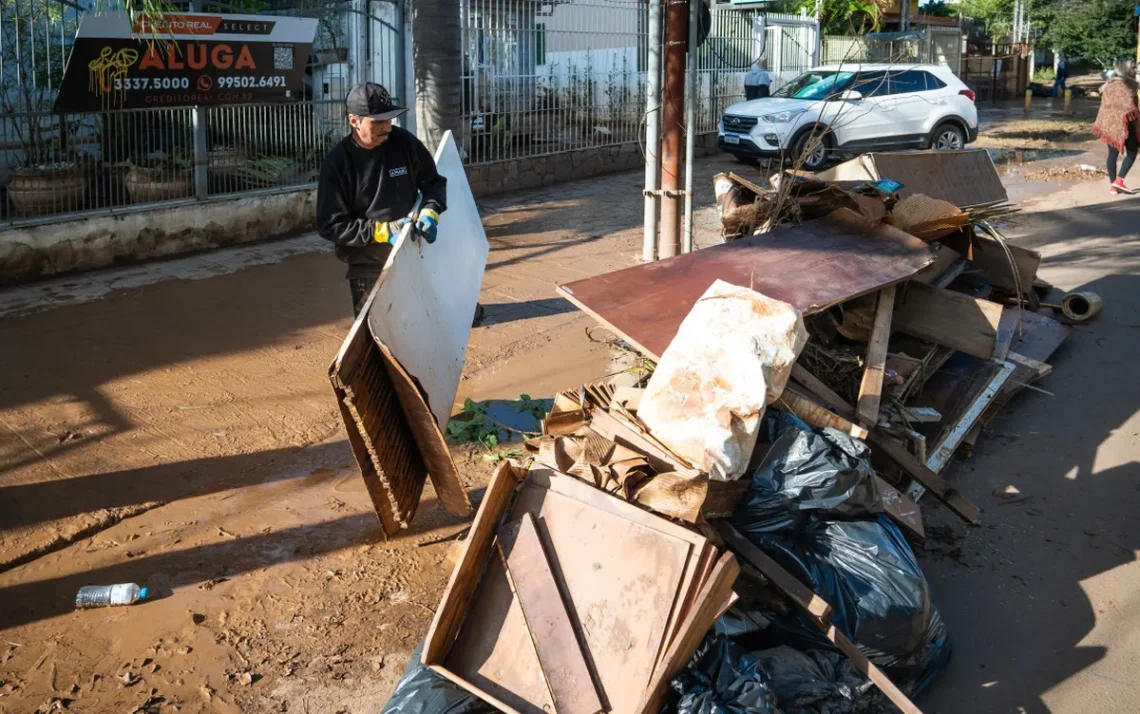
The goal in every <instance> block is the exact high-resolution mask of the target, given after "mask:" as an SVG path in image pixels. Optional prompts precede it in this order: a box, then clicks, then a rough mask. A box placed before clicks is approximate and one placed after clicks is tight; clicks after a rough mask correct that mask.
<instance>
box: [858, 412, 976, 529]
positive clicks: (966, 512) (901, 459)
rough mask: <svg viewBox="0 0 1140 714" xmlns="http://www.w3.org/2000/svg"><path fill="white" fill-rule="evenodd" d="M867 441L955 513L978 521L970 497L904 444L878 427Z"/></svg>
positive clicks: (966, 518) (965, 518)
mask: <svg viewBox="0 0 1140 714" xmlns="http://www.w3.org/2000/svg"><path fill="white" fill-rule="evenodd" d="M869 441H870V443H871V445H872V446H873V447H874V448H876V449H879V450H880V451H882V452H883V453H884V454H886V455H887V456H889V457H890V458H891V459H892V460H893V461H894V462H895V463H897V464H898V465H899V466H901V467H903V469H904V470H905V471H906V472H907V473H908V474H910V477H911V478H913V479H914V480H915V481H917V482H918V483H920V484H922V486H924V487H925V488H927V489H929V490H930V491H931V492H932V493H934V495H935V496H937V497H938V498H939V499H940V500H941V501H942V502H943V503H945V504H946V505H947V506H949V507H950V510H952V511H954V512H955V513H957V514H958V515H959V516H960V517H961V518H962V519H964V520H966V521H968V522H970V523H977V522H978V514H979V513H980V512H981V509H979V508H978V507H977V506H976V505H975V504H974V503H973V502H972V501H971V500H970V499H968V498H966V497H965V496H963V495H962V494H961V493H959V492H958V491H956V490H955V489H954V488H952V487H951V486H950V484H948V483H946V481H944V480H943V479H942V477H941V476H939V475H938V474H936V473H934V472H933V471H931V470H930V469H929V468H927V466H926V464H924V463H922V462H921V461H919V460H918V459H917V458H915V457H914V456H913V455H912V454H911V453H910V452H909V451H907V450H906V447H905V446H903V445H902V444H900V443H898V442H897V441H895V440H894V439H892V438H891V437H889V436H887V435H885V434H883V433H882V432H881V431H879V430H878V429H873V430H872V431H871V435H870V437H869Z"/></svg>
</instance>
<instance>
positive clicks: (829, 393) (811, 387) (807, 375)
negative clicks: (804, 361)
mask: <svg viewBox="0 0 1140 714" xmlns="http://www.w3.org/2000/svg"><path fill="white" fill-rule="evenodd" d="M792 379H794V380H796V381H797V382H799V383H800V384H801V385H803V387H804V388H806V389H807V390H808V391H809V392H811V393H812V394H814V395H815V396H817V397H819V398H820V399H821V400H823V403H824V405H826V406H828V407H831V408H832V409H834V410H835V412H836V413H837V414H839V416H841V417H843V418H844V419H847V420H848V421H855V420H856V418H857V415H856V414H855V407H853V406H851V405H850V404H848V403H847V401H846V400H845V399H844V398H843V397H841V396H839V395H838V394H836V393H835V392H834V391H833V390H832V389H831V387H829V386H827V385H826V384H824V383H823V382H821V381H820V380H819V378H818V377H816V376H815V375H814V374H812V373H811V372H809V371H807V369H805V368H804V367H801V366H800V365H799V363H798V362H797V363H796V364H794V365H792Z"/></svg>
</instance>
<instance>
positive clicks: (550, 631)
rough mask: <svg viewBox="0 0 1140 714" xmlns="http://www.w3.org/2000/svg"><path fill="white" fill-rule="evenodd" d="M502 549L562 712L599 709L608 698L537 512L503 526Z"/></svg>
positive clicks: (581, 713)
mask: <svg viewBox="0 0 1140 714" xmlns="http://www.w3.org/2000/svg"><path fill="white" fill-rule="evenodd" d="M499 552H500V554H501V555H502V558H503V562H504V563H505V565H506V568H507V577H508V579H509V580H510V583H511V587H512V589H513V590H514V592H515V596H516V597H517V598H518V601H519V605H520V606H521V607H522V611H523V618H524V619H525V620H526V626H527V629H528V630H530V636H531V641H532V642H534V649H535V652H536V653H537V655H538V663H539V665H540V666H541V667H542V674H543V677H544V679H545V680H546V686H547V687H548V688H549V689H550V696H551V698H552V699H553V700H554V709H555V712H556V714H597V713H598V712H600V711H602V709H603V707H602V702H601V699H600V698H599V697H598V690H597V687H596V685H595V684H594V679H593V676H592V675H591V673H590V668H589V666H588V665H587V664H586V658H585V655H584V654H583V652H582V643H581V641H580V640H579V639H578V634H577V632H576V631H575V628H574V625H573V623H572V622H571V619H570V613H569V612H567V610H566V604H565V603H564V602H563V600H562V593H561V590H560V589H559V587H558V581H557V580H556V579H555V575H554V573H553V572H552V571H551V568H550V562H549V561H548V560H547V557H546V554H545V553H544V552H543V546H542V541H541V540H539V536H538V530H537V529H536V528H535V526H534V517H533V516H532V515H531V514H529V513H524V514H523V516H522V518H521V519H520V520H519V521H517V522H514V523H507V524H504V525H503V526H500V528H499Z"/></svg>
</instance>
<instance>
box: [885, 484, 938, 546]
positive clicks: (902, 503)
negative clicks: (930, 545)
mask: <svg viewBox="0 0 1140 714" xmlns="http://www.w3.org/2000/svg"><path fill="white" fill-rule="evenodd" d="M875 483H876V484H877V485H878V487H879V494H880V495H881V497H882V501H883V510H884V511H886V512H887V515H888V516H890V517H891V519H892V520H894V522H895V523H898V524H899V525H900V526H902V527H903V529H905V530H906V531H907V532H909V533H910V534H911V535H913V536H914V537H915V538H917V539H919V540H925V539H926V529H925V527H924V526H923V523H922V511H921V510H920V509H919V507H918V504H917V503H915V502H914V499H912V498H911V497H910V496H908V495H906V494H905V493H903V492H902V491H900V490H898V489H897V488H895V487H894V486H892V485H890V484H889V483H887V482H886V481H885V480H884V479H883V478H882V477H881V476H879V475H878V474H875Z"/></svg>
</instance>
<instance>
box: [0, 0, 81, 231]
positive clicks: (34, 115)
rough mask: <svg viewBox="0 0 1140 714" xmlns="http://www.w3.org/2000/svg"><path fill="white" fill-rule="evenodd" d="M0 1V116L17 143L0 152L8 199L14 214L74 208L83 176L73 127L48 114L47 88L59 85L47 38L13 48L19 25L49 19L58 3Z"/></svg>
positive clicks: (49, 93) (51, 101) (58, 71)
mask: <svg viewBox="0 0 1140 714" xmlns="http://www.w3.org/2000/svg"><path fill="white" fill-rule="evenodd" d="M0 3H3V7H2V8H0V9H2V10H3V11H4V12H3V14H4V15H5V20H4V22H3V23H0V87H2V88H3V89H0V120H2V121H3V122H4V123H5V124H7V125H8V126H9V127H10V130H11V136H12V138H14V139H15V140H16V145H17V146H18V147H19V148H18V149H17V150H16V151H13V152H11V153H9V154H4V157H5V158H6V159H7V161H6V162H5V163H7V164H8V166H7V169H8V170H7V174H8V186H7V193H8V200H9V202H10V203H11V204H12V208H13V210H14V212H15V213H16V214H17V215H20V216H42V215H46V214H51V213H65V212H68V211H75V210H78V209H80V208H82V207H83V202H84V197H85V194H86V192H87V178H86V176H85V175H84V172H83V170H82V167H81V166H80V164H79V162H78V160H77V159H78V157H77V155H76V153H75V151H74V149H73V147H72V142H71V140H72V139H73V138H74V137H73V132H74V126H69V122H68V119H67V117H66V116H63V115H58V114H52V113H51V112H52V106H53V104H54V102H55V92H54V91H52V90H50V89H48V88H49V87H58V86H59V83H60V80H61V79H62V78H63V66H62V64H61V63H60V62H58V61H55V60H56V57H55V56H54V55H52V54H51V53H52V48H51V46H50V45H49V44H48V43H39V44H38V45H37V44H32V45H30V46H28V43H26V42H25V43H24V45H23V46H22V49H20V51H19V52H17V48H21V44H20V42H19V39H20V38H19V37H17V35H18V34H19V33H20V32H21V30H22V28H24V27H32V26H36V27H40V26H43V25H44V24H45V23H47V22H50V21H51V20H52V19H53V17H52V9H53V8H55V10H56V12H58V6H54V5H49V4H48V3H46V2H45V0H28V2H26V3H18V4H15V5H11V6H10V5H9V3H8V2H7V0H0ZM13 11H14V16H13ZM73 123H74V122H72V124H73Z"/></svg>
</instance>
